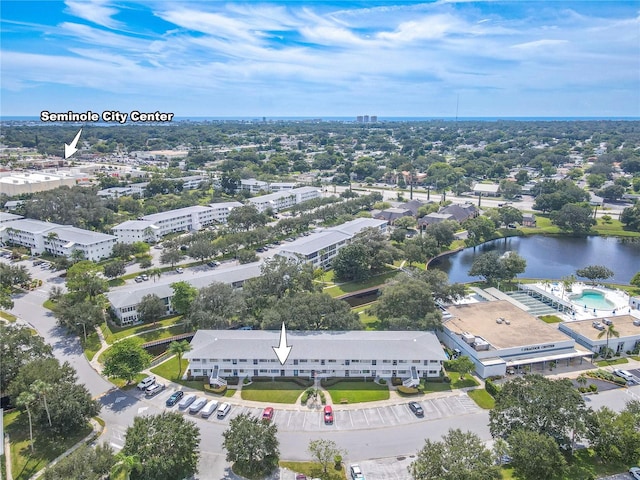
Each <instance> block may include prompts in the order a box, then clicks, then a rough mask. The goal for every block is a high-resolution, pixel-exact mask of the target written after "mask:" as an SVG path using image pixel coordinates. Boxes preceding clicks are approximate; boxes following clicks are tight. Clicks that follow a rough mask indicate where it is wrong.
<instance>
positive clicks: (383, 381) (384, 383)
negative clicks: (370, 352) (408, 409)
mask: <svg viewBox="0 0 640 480" xmlns="http://www.w3.org/2000/svg"><path fill="white" fill-rule="evenodd" d="M378 383H379V384H380V385H386V384H387V381H386V380H385V379H384V378H381V379H380V380H378Z"/></svg>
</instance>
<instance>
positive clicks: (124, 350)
mask: <svg viewBox="0 0 640 480" xmlns="http://www.w3.org/2000/svg"><path fill="white" fill-rule="evenodd" d="M150 364H151V355H149V354H148V353H147V351H146V350H145V349H144V348H142V347H141V346H140V343H139V342H138V341H137V340H136V339H135V338H125V339H123V340H120V341H119V342H116V343H114V344H113V345H112V346H111V347H110V348H109V350H108V351H107V352H106V354H105V361H104V370H103V373H104V374H105V375H106V376H108V377H117V378H122V379H124V380H126V381H127V383H131V382H132V381H133V379H134V378H135V377H136V375H137V374H139V373H140V372H141V371H142V370H144V369H145V368H147V367H148V366H149V365H150Z"/></svg>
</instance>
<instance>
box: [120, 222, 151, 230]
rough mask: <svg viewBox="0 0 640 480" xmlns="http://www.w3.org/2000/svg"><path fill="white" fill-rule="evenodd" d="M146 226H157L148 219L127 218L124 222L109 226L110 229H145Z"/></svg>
mask: <svg viewBox="0 0 640 480" xmlns="http://www.w3.org/2000/svg"><path fill="white" fill-rule="evenodd" d="M146 228H153V229H156V230H157V229H158V228H159V227H158V226H156V225H154V224H153V222H151V221H149V220H127V221H126V222H122V223H119V224H118V225H116V226H115V227H113V228H111V230H145V229H146Z"/></svg>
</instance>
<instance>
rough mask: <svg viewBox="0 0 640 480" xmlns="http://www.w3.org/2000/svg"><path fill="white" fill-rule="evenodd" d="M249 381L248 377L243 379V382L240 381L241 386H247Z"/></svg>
mask: <svg viewBox="0 0 640 480" xmlns="http://www.w3.org/2000/svg"><path fill="white" fill-rule="evenodd" d="M250 381H251V380H249V377H244V380H242V384H243V385H247V384H248V383H249V382H250Z"/></svg>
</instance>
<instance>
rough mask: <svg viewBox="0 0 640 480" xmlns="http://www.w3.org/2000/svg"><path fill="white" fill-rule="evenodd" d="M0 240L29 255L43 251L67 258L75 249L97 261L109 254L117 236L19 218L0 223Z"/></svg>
mask: <svg viewBox="0 0 640 480" xmlns="http://www.w3.org/2000/svg"><path fill="white" fill-rule="evenodd" d="M0 241H1V242H2V243H10V244H13V245H20V246H23V247H27V248H29V249H30V250H31V254H32V255H39V254H41V253H44V252H47V253H50V254H52V255H56V256H64V257H71V255H73V252H74V251H76V250H78V251H81V252H82V253H83V254H84V258H86V259H87V260H92V261H99V260H101V259H103V258H107V257H110V256H111V252H112V249H113V246H114V245H115V243H116V241H117V239H116V237H115V236H113V235H107V234H104V233H98V232H91V231H89V230H83V229H81V228H76V227H71V226H67V225H58V224H57V223H50V222H42V221H40V220H32V219H28V218H23V219H18V220H12V221H9V222H5V223H2V224H1V225H0Z"/></svg>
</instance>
